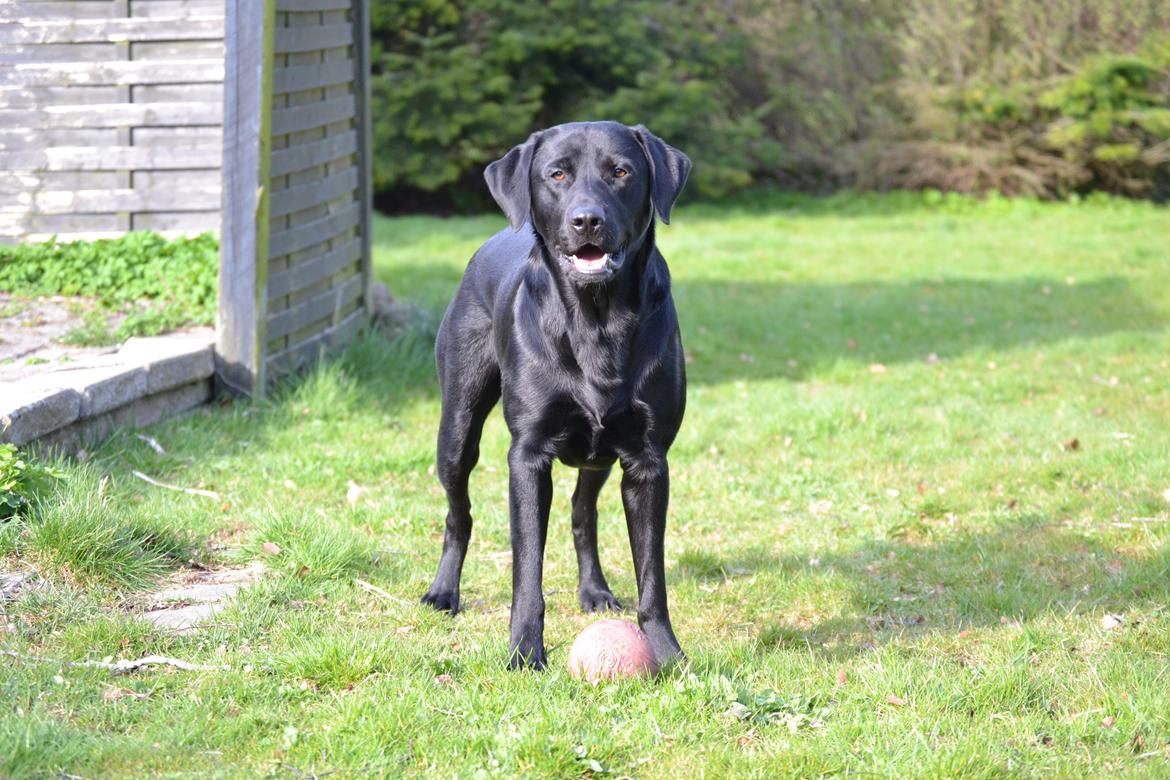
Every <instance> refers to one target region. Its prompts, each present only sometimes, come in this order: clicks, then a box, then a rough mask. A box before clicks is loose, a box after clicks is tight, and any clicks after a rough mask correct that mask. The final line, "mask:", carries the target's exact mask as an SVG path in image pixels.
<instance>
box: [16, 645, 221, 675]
mask: <svg viewBox="0 0 1170 780" xmlns="http://www.w3.org/2000/svg"><path fill="white" fill-rule="evenodd" d="M4 655H6V656H8V657H9V658H14V659H16V660H18V661H34V662H36V663H42V664H61V665H62V666H80V667H91V668H97V669H109V670H110V671H112V672H114V673H116V674H125V673H126V672H133V671H136V670H138V669H141V668H143V667H144V666H173V667H175V668H176V669H182V670H184V671H188V672H217V671H221V670H223V669H227V667H226V666H203V665H200V664H193V663H189V662H188V661H182V660H180V659H178V658H169V657H167V656H165V655H148V656H145V657H144V658H138V659H135V660H133V661H130V660H126V659H123V660H121V661H115V662H113V663H109V662H107V661H62V660H59V659H56V658H43V657H41V656H36V655H21V654H20V653H17V652H15V651H12V650H5V651H4Z"/></svg>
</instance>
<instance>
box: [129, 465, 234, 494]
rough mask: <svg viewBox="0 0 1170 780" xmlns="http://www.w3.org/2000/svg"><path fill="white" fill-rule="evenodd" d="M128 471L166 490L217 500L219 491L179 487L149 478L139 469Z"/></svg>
mask: <svg viewBox="0 0 1170 780" xmlns="http://www.w3.org/2000/svg"><path fill="white" fill-rule="evenodd" d="M130 473H131V474H133V475H134V476H136V477H138V478H139V479H141V480H142V481H143V482H149V483H150V484H151V485H154V486H155V487H160V488H166V489H167V490H177V491H179V492H180V493H187V494H188V495H192V496H203V497H204V498H210V499H214V500H215V501H219V493H216V492H215V491H214V490H199V489H198V488H185V487H179V486H178V485H168V484H167V483H165V482H159V481H158V480H157V479H151V478H150V477H148V476H146V475H145V474H143V473H142V472H141V471H132V472H130Z"/></svg>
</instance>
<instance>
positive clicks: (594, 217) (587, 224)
mask: <svg viewBox="0 0 1170 780" xmlns="http://www.w3.org/2000/svg"><path fill="white" fill-rule="evenodd" d="M569 224H571V225H572V226H573V229H574V230H576V231H577V232H578V233H584V232H585V231H587V230H588V231H592V232H596V231H598V230H601V227H602V225H604V224H605V217H604V216H602V214H601V209H599V208H597V207H596V206H580V207H578V208H576V209H574V210H573V213H572V215H571V216H570V217H569Z"/></svg>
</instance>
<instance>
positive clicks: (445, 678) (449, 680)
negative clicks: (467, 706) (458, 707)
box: [435, 674, 455, 685]
mask: <svg viewBox="0 0 1170 780" xmlns="http://www.w3.org/2000/svg"><path fill="white" fill-rule="evenodd" d="M435 682H437V683H438V684H439V685H454V684H455V678H454V677H452V676H451V675H449V674H440V675H439V676H438V677H436V678H435Z"/></svg>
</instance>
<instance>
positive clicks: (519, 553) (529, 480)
mask: <svg viewBox="0 0 1170 780" xmlns="http://www.w3.org/2000/svg"><path fill="white" fill-rule="evenodd" d="M508 471H509V474H508V508H509V513H510V521H511V531H512V622H511V625H512V649H511V656H510V658H509V661H508V665H509V666H511V667H512V668H513V669H519V668H521V667H524V666H529V667H532V668H533V669H543V668H544V667H545V664H546V663H547V658H546V657H545V653H544V592H543V591H542V589H541V587H542V581H543V577H544V574H543V573H544V541H545V538H546V536H547V535H548V512H549V504H550V503H551V502H552V459H551V458H550V457H548V456H546V455H545V454H543V453H541V452H538V451H534V450H531V449H528V448H526V447H524V446H523V445H522V444H519V443H516V442H513V444H512V448H511V450H509V452H508Z"/></svg>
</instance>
